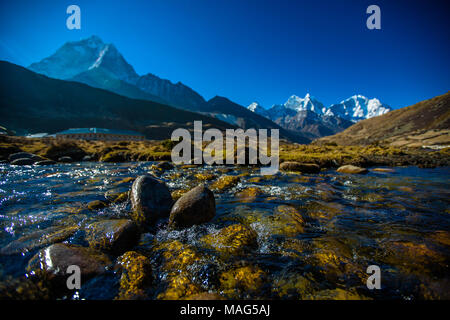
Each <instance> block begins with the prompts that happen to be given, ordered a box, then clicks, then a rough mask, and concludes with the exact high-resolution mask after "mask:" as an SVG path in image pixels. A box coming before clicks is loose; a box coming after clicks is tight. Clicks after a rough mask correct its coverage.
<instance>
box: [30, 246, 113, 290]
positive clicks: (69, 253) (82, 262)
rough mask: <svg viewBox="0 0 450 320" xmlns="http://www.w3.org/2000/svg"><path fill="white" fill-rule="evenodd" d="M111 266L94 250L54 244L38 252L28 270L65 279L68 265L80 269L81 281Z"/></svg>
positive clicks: (107, 259) (103, 255)
mask: <svg viewBox="0 0 450 320" xmlns="http://www.w3.org/2000/svg"><path fill="white" fill-rule="evenodd" d="M110 264H111V261H110V260H109V258H108V257H107V256H106V255H105V254H103V253H101V252H99V251H96V250H93V249H91V248H85V247H81V246H77V245H72V244H65V243H56V244H53V245H51V246H49V247H47V248H45V249H42V250H41V251H39V252H38V253H37V254H36V255H35V256H34V257H33V258H31V260H30V262H29V264H28V270H29V271H33V270H43V271H45V272H47V273H48V274H52V275H54V276H56V277H61V280H63V281H65V280H66V278H67V273H66V272H67V268H68V267H69V266H70V265H76V266H78V267H80V271H81V277H82V280H83V279H84V280H86V279H89V278H92V277H94V276H98V275H101V274H104V273H105V272H106V267H107V266H108V265H110Z"/></svg>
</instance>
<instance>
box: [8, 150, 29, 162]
mask: <svg viewBox="0 0 450 320" xmlns="http://www.w3.org/2000/svg"><path fill="white" fill-rule="evenodd" d="M34 156H35V155H34V154H32V153H29V152H17V153H13V154H11V155H9V157H8V160H9V162H13V161H14V160H17V159H32V158H33V157H34Z"/></svg>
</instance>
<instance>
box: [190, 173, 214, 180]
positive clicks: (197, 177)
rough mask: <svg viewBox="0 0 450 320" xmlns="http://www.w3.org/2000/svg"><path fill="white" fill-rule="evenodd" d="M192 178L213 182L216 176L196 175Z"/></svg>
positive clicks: (208, 174)
mask: <svg viewBox="0 0 450 320" xmlns="http://www.w3.org/2000/svg"><path fill="white" fill-rule="evenodd" d="M194 177H195V178H196V179H197V180H199V181H210V180H214V179H215V178H216V175H215V174H212V173H197V174H196V175H195V176H194Z"/></svg>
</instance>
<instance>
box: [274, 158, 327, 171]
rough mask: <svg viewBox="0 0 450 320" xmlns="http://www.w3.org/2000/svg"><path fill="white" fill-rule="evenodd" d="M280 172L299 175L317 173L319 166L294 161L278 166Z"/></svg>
mask: <svg viewBox="0 0 450 320" xmlns="http://www.w3.org/2000/svg"><path fill="white" fill-rule="evenodd" d="M280 170H281V171H288V172H289V171H292V172H301V173H319V172H320V166H318V165H317V164H315V163H300V162H296V161H286V162H283V163H282V164H280Z"/></svg>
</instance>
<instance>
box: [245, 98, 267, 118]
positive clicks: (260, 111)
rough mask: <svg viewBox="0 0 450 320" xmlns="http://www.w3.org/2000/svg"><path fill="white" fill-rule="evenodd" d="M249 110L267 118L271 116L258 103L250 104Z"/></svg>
mask: <svg viewBox="0 0 450 320" xmlns="http://www.w3.org/2000/svg"><path fill="white" fill-rule="evenodd" d="M247 109H248V110H250V111H252V112H254V113H257V114H259V115H261V116H263V117H266V118H268V116H269V115H268V113H267V110H266V109H265V108H263V107H262V106H261V105H260V104H259V103H258V102H252V103H250V104H249V105H248V107H247Z"/></svg>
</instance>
